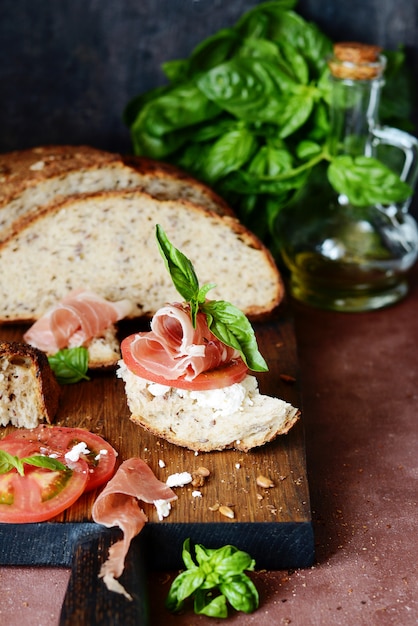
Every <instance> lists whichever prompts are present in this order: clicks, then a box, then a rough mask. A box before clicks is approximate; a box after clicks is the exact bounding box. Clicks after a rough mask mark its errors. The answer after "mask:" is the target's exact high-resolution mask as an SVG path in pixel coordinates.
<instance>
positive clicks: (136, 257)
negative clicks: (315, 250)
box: [0, 190, 284, 322]
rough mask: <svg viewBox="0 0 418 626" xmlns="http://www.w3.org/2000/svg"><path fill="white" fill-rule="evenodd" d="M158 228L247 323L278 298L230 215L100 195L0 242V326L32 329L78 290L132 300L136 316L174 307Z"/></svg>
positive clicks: (270, 263)
mask: <svg viewBox="0 0 418 626" xmlns="http://www.w3.org/2000/svg"><path fill="white" fill-rule="evenodd" d="M157 223H159V224H160V225H161V226H162V227H163V229H164V230H165V232H166V233H167V235H168V237H169V239H170V241H171V242H172V243H173V244H174V245H175V246H176V247H177V248H178V249H180V250H182V252H183V253H184V254H185V255H186V256H187V257H188V258H189V259H190V260H191V261H192V263H193V265H194V267H195V269H196V273H197V275H198V276H199V280H200V282H201V284H202V285H203V284H204V283H212V282H216V287H215V288H214V289H213V290H212V291H210V297H211V298H212V299H218V300H219V299H221V300H227V301H229V302H232V303H233V304H235V305H236V306H237V307H238V308H240V309H241V310H242V311H243V312H244V313H245V314H246V315H248V316H249V317H253V316H259V315H262V314H265V313H270V312H271V311H272V310H273V309H274V308H275V307H276V306H277V305H278V304H279V302H280V301H281V299H282V297H283V293H284V290H283V283H282V280H281V276H280V274H279V271H278V269H277V267H276V265H275V262H274V260H273V258H272V256H271V254H270V252H269V251H268V250H267V248H266V247H265V246H264V245H263V244H262V242H261V241H260V240H259V239H258V238H257V237H256V236H255V235H254V234H253V233H251V232H250V231H249V230H247V229H246V228H245V227H244V226H243V225H242V224H240V222H239V221H238V220H237V219H236V218H233V217H231V216H229V215H220V214H219V213H215V212H213V211H210V210H208V209H204V208H203V207H202V206H199V205H196V204H194V203H192V202H189V201H187V200H160V199H157V198H155V197H154V196H151V195H149V194H147V193H145V192H143V191H138V190H131V191H126V190H125V191H121V190H119V191H104V192H98V193H96V194H88V195H84V196H78V197H71V198H68V199H66V200H64V201H62V202H61V203H60V204H54V205H53V206H48V207H47V208H45V209H44V210H40V211H38V212H37V214H36V215H33V216H32V218H31V219H30V220H27V221H26V222H25V224H24V225H22V227H21V229H20V231H19V232H18V233H17V234H15V235H14V236H12V237H9V239H7V240H6V241H4V242H3V243H2V244H1V245H0V322H7V321H8V322H23V321H25V322H33V321H35V320H36V319H38V318H39V317H40V316H41V315H43V314H44V313H45V311H47V310H48V309H49V308H50V307H51V306H52V305H53V304H55V303H56V302H57V301H60V300H61V299H62V298H63V297H64V296H65V295H66V294H67V293H68V292H69V291H71V290H72V289H79V288H81V287H83V288H86V289H91V290H92V291H94V292H96V293H97V294H98V295H100V296H102V297H104V298H106V299H107V300H110V301H116V300H122V299H125V298H127V299H129V300H131V301H133V302H134V304H135V310H134V313H133V315H132V316H133V317H139V316H152V315H153V314H154V313H155V312H156V311H157V310H158V308H160V307H161V306H163V305H164V304H165V303H167V302H173V301H176V300H178V299H179V295H178V293H177V292H176V291H175V289H174V287H173V284H172V281H171V278H170V276H169V274H168V272H167V270H166V268H165V265H164V262H163V260H162V258H161V256H160V253H159V250H158V247H157V244H156V238H155V228H156V224H157Z"/></svg>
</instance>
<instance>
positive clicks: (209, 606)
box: [194, 591, 228, 618]
mask: <svg viewBox="0 0 418 626" xmlns="http://www.w3.org/2000/svg"><path fill="white" fill-rule="evenodd" d="M194 612H195V613H196V615H207V616H208V617H220V618H225V617H228V608H227V605H226V598H225V596H223V595H218V596H216V597H213V596H212V594H210V593H208V592H204V591H199V592H198V593H196V597H195V601H194Z"/></svg>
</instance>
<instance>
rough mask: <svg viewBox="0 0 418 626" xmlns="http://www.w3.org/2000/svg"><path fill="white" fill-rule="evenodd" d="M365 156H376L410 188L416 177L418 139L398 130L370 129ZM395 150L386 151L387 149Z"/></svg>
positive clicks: (417, 172)
mask: <svg viewBox="0 0 418 626" xmlns="http://www.w3.org/2000/svg"><path fill="white" fill-rule="evenodd" d="M370 134H371V141H370V144H369V146H368V150H367V152H368V154H366V156H378V158H380V159H381V160H382V161H383V162H384V163H385V164H386V165H388V167H390V168H391V169H392V170H394V171H395V172H396V173H397V174H398V175H399V177H400V179H401V180H402V181H404V182H406V183H408V185H410V186H411V187H412V188H413V187H414V185H415V182H416V180H417V177H418V139H417V138H416V137H414V136H413V135H411V134H410V133H407V132H405V131H403V130H399V129H398V128H392V127H390V126H376V127H374V128H371V129H370ZM388 146H389V147H392V148H396V149H397V150H391V151H390V150H387V149H386V148H387V147H388Z"/></svg>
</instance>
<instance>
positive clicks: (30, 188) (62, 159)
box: [0, 145, 233, 241]
mask: <svg viewBox="0 0 418 626" xmlns="http://www.w3.org/2000/svg"><path fill="white" fill-rule="evenodd" d="M0 182H1V185H0V241H2V240H4V239H6V238H7V237H9V236H10V235H12V234H13V233H15V232H18V231H19V229H20V228H21V226H22V224H24V222H25V221H26V220H27V219H30V218H31V216H32V215H33V214H36V212H37V211H38V210H39V208H40V207H44V206H45V205H48V204H54V203H57V202H60V201H61V200H62V199H63V198H65V197H69V196H74V195H78V194H83V193H93V192H97V191H102V190H107V189H133V188H138V187H141V188H143V189H144V190H145V191H147V192H148V193H151V194H154V195H156V196H157V197H159V198H162V199H176V198H185V199H191V200H193V201H194V202H196V203H197V204H201V205H202V206H204V207H206V208H209V209H211V210H213V211H216V212H219V213H225V214H229V215H232V214H233V211H232V209H231V208H230V207H229V206H228V204H227V203H226V202H225V201H224V200H223V199H222V198H220V197H219V196H218V195H217V194H215V192H214V191H212V189H210V188H209V187H207V186H206V185H204V184H203V183H200V182H199V181H197V180H195V179H194V178H193V177H191V176H189V175H188V174H186V173H185V172H183V171H182V170H180V169H179V168H177V167H174V166H171V165H167V164H165V163H160V162H159V161H153V160H152V159H147V158H143V157H135V156H129V155H127V156H122V155H120V154H117V153H111V152H107V151H104V150H98V149H96V148H92V147H90V146H70V145H57V146H54V145H53V146H39V147H35V148H29V149H27V150H16V151H13V152H8V153H5V154H1V155H0Z"/></svg>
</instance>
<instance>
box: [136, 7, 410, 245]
mask: <svg viewBox="0 0 418 626" xmlns="http://www.w3.org/2000/svg"><path fill="white" fill-rule="evenodd" d="M296 4H297V0H276V1H269V2H262V3H260V4H258V5H257V6H255V7H254V8H252V9H250V10H249V11H248V12H247V13H245V14H244V15H243V16H242V17H241V18H240V19H239V20H238V21H237V23H236V24H235V25H234V26H232V27H230V28H224V29H221V30H219V31H218V32H217V33H215V34H214V35H212V36H210V37H208V38H207V39H205V40H203V41H202V42H201V43H200V44H199V45H198V46H197V47H196V48H195V49H194V50H193V51H192V52H191V54H190V56H189V57H188V58H186V59H181V60H173V61H168V62H166V63H164V64H163V66H162V69H163V71H164V73H165V75H166V78H167V80H168V82H167V84H166V85H164V86H162V87H158V88H156V89H153V90H151V91H149V92H148V93H145V94H143V95H139V96H138V97H136V98H134V99H132V100H131V101H130V102H128V104H127V106H126V108H125V111H124V121H125V123H126V125H127V126H128V127H129V129H130V134H131V139H132V146H133V150H134V152H135V153H136V154H140V155H144V156H150V157H153V158H156V159H162V160H165V161H170V162H172V163H174V164H176V165H178V166H180V167H182V168H184V169H185V170H186V171H189V172H190V173H191V174H193V175H194V176H196V178H198V179H199V180H202V181H204V182H206V183H208V184H210V185H211V186H212V187H213V188H214V189H215V190H216V191H218V193H219V194H220V195H221V196H223V197H224V198H225V199H226V200H227V201H229V203H230V204H231V206H233V207H234V209H235V210H236V212H237V214H238V216H239V217H240V219H241V221H242V222H243V223H244V224H246V225H247V226H248V227H249V228H250V229H251V230H253V232H255V233H256V234H257V235H259V236H260V237H261V238H262V239H264V240H265V241H266V240H267V241H266V242H268V243H269V244H270V243H272V244H273V245H272V247H273V248H274V247H275V245H274V244H277V243H278V242H277V241H276V233H275V229H274V224H275V220H276V217H277V215H278V213H279V212H280V211H281V209H282V208H283V207H284V206H286V205H287V204H288V203H289V202H290V201H291V200H292V199H293V198H294V196H295V195H296V194H297V193H298V192H300V190H302V189H303V188H304V187H305V185H306V183H307V180H308V177H309V176H310V175H311V173H312V174H313V175H315V172H317V171H318V168H323V167H324V166H325V168H326V169H328V167H329V171H328V177H329V181H330V184H331V185H332V186H333V187H334V188H335V190H336V191H337V193H343V194H344V195H346V196H347V198H348V200H349V202H350V203H351V204H353V205H354V206H365V205H366V204H372V205H374V204H390V203H391V202H392V201H393V198H394V197H395V198H396V199H397V200H396V201H403V200H406V199H407V198H408V197H409V196H410V195H411V191H412V190H411V188H410V187H409V186H408V185H406V184H405V183H403V182H402V181H401V180H400V178H399V176H397V174H393V172H392V175H391V176H390V177H388V178H386V179H385V184H384V185H383V186H382V185H376V184H375V182H374V176H375V175H377V176H378V178H379V180H381V179H382V178H384V177H385V176H386V173H387V168H385V166H384V165H383V163H381V162H379V161H377V162H376V160H375V159H373V160H372V159H370V162H369V163H366V162H365V161H363V162H361V163H359V162H354V161H350V162H348V161H345V162H342V161H341V160H339V159H338V157H334V156H332V155H331V154H330V153H329V150H328V147H327V141H328V133H329V126H330V123H329V117H330V115H329V114H330V81H329V80H328V77H329V70H328V68H327V66H326V58H327V56H328V55H329V54H330V53H331V52H332V41H331V39H329V38H328V37H327V36H326V35H325V34H324V33H322V32H321V30H320V29H319V28H318V27H317V26H316V25H315V24H314V23H311V22H307V21H306V20H304V19H303V18H302V17H301V16H300V15H298V14H297V13H296V12H295V11H294V10H293V9H294V7H295V6H296ZM384 54H385V56H386V58H387V69H386V72H385V86H384V88H383V92H382V100H381V107H380V117H381V122H382V123H383V124H387V125H390V126H396V127H398V128H401V129H404V130H410V129H411V122H410V119H411V103H412V100H413V98H412V95H411V84H413V83H412V81H410V78H409V75H408V73H407V72H406V66H405V53H404V51H403V50H402V49H399V50H396V51H389V50H385V51H384ZM371 168H372V169H373V172H372V174H373V175H372V176H371V175H370V174H371V172H370V169H371ZM314 170H315V171H314ZM343 172H345V174H344V176H345V177H344V181H343V185H341V182H340V179H341V176H342V175H343ZM342 187H343V189H344V190H343V191H341V188H342ZM279 245H280V244H279Z"/></svg>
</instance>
